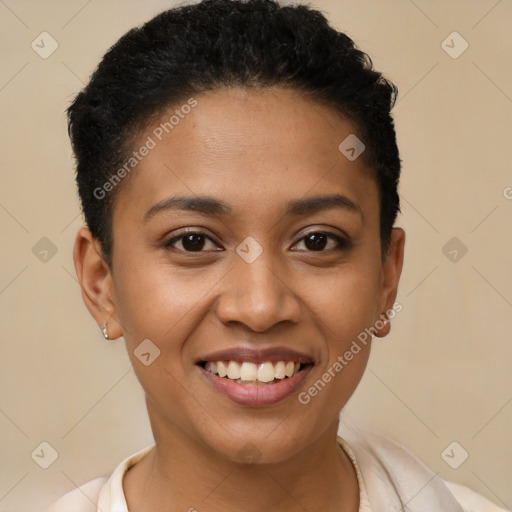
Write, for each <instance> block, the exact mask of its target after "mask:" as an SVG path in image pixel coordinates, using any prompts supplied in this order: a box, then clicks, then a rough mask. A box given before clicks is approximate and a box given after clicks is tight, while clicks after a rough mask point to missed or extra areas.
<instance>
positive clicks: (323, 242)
mask: <svg viewBox="0 0 512 512" xmlns="http://www.w3.org/2000/svg"><path fill="white" fill-rule="evenodd" d="M329 240H331V244H329ZM333 242H334V243H333ZM300 243H303V244H304V246H305V247H306V250H307V251H315V252H326V251H328V250H330V249H334V250H343V249H350V247H351V246H352V244H351V242H350V240H349V239H348V238H344V237H342V236H339V235H335V234H334V233H328V232H324V231H314V232H311V233H308V234H307V235H306V236H304V237H303V238H301V239H300V240H299V241H298V242H297V244H300ZM297 244H296V245H297ZM294 250H297V249H294ZM300 250H303V249H300Z"/></svg>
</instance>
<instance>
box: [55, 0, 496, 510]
mask: <svg viewBox="0 0 512 512" xmlns="http://www.w3.org/2000/svg"><path fill="white" fill-rule="evenodd" d="M395 96H396V88H395V87H394V85H393V84H392V83H391V82H389V81H388V80H386V79H384V78H383V77H382V75H381V74H380V73H378V72H377V71H375V70H374V69H373V67H372V64H371V60H370V59H369V57H368V56H367V55H366V54H364V53H363V52H361V51H360V50H358V49H357V48H355V46H354V44H353V42H352V41H351V40H350V39H349V38H348V37H347V36H346V35H344V34H342V33H339V32H337V31H335V30H334V29H333V28H331V27H329V25H328V24H327V21H326V20H325V18H324V17H323V16H322V15H321V14H320V13H319V12H317V11H314V10H311V9H309V8H307V7H305V6H297V7H280V6H279V5H278V4H277V3H276V2H274V1H273V0H249V1H236V0H235V1H230V0H205V1H203V2H200V3H198V4H196V5H193V6H185V7H181V8H178V9H173V10H169V11H166V12H164V13H162V14H160V15H159V16H157V17H156V18H154V19H153V20H151V21H149V22H148V23H146V24H145V25H144V26H143V27H141V28H139V29H133V30H131V31H130V32H128V33H127V34H126V35H125V36H123V37H122V38H121V39H120V40H119V41H118V42H117V43H116V44H115V45H114V46H113V47H112V48H111V49H110V50H109V52H108V53H107V54H106V55H105V57H104V58H103V60H102V62H101V63H100V65H99V67H98V69H97V70H96V72H95V73H94V75H93V77H92V78H91V81H90V83H89V84H88V85H87V87H86V88H85V89H84V90H83V91H82V92H81V93H80V94H79V95H78V97H77V98H76V99H75V101H74V102H73V104H72V106H71V107H70V108H69V112H68V114H69V126H70V135H71V140H72V144H73V149H74V152H75V155H76V160H77V184H78V189H79V194H80V198H81V201H82V207H83V211H84V215H85V219H86V223H87V227H84V228H82V229H81V230H80V231H79V233H78V235H77V238H76V243H75V250H74V260H75V267H76V271H77V275H78V278H79V281H80V283H81V287H82V295H83V298H84V301H85V304H86V306H87V308H88V309H89V311H90V313H91V314H92V315H93V317H94V318H95V320H96V321H97V323H98V325H100V326H101V328H102V330H103V333H104V335H105V337H106V338H107V339H118V338H120V337H123V338H124V340H125V342H126V347H127V350H128V353H129V356H130V358H131V361H132V364H133V368H134V371H135V372H136V374H137V377H138V379H139V381H140V383H141V385H142V387H143V389H144V391H145V396H146V403H147V409H148V414H149V418H150V422H151V427H152V431H153V435H154V439H155V445H154V446H150V447H147V448H146V449H144V450H142V451H140V452H138V453H137V454H134V455H133V456H131V457H129V458H128V459H127V460H125V461H123V462H122V463H121V464H120V465H119V466H118V467H117V468H116V469H115V471H114V472H113V473H112V475H111V476H110V477H109V478H99V479H96V480H93V481H92V482H89V483H88V484H85V485H84V486H82V487H81V488H80V489H76V490H75V491H72V492H71V493H69V494H67V495H66V496H64V497H63V498H61V500H59V501H58V502H57V503H56V504H55V505H54V507H53V509H52V510H55V511H58V510H73V511H74V512H79V511H80V512H81V511H89V510H90V511H96V510H98V511H102V512H110V511H112V512H113V511H116V512H123V511H124V512H125V511H127V510H130V512H146V511H149V510H151V511H152V512H157V511H164V510H165V511H170V510H189V511H194V510H198V511H221V510H222V511H225V510H243V511H246V512H251V511H261V510H280V511H295V510H297V511H298V510H307V511H310V512H313V511H320V510H322V511H328V512H330V511H346V512H355V511H358V510H359V511H370V510H371V511H381V510H382V511H390V510H411V511H436V512H438V511H440V510H443V511H462V510H465V511H469V510H479V511H498V510H500V509H499V508H498V507H496V506H494V505H493V504H492V503H490V502H488V501H487V500H485V499H484V498H483V497H480V496H479V495H477V494H475V493H473V492H472V491H470V490H469V489H467V488H465V487H461V486H457V485H455V484H449V483H446V482H444V481H443V480H442V479H441V478H439V477H437V476H436V475H434V473H432V472H431V471H430V470H429V469H428V468H426V467H425V466H424V465H423V464H422V463H421V462H419V461H418V460H417V459H416V458H415V457H414V456H413V455H412V454H410V453H409V452H408V451H407V450H406V449H405V448H402V447H401V446H399V445H397V444H396V443H394V442H393V441H391V440H389V439H367V440H358V439H357V437H354V439H353V440H347V439H341V438H339V437H337V432H338V426H339V425H338V421H339V420H338V414H339V412H340V410H341V409H342V408H343V407H344V405H345V404H346V403H347V401H348V399H349V398H350V396H351V395H352V393H353V392H354V390H355V389H356V387H357V385H358V383H359V381H360V379H361V377H362V375H363V372H364V370H365V367H366V363H367V361H368V357H369V352H370V346H371V341H372V337H373V336H376V337H384V336H386V335H387V334H388V333H389V331H390V321H391V319H392V317H393V316H394V315H395V314H396V312H397V311H398V310H399V308H400V304H399V303H396V302H395V301H396V295H397V287H398V282H399V278H400V273H401V269H402V261H403V253H404V240H405V234H404V231H403V230H402V229H400V228H398V227H394V222H395V218H396V215H397V212H398V210H399V199H398V194H397V185H398V179H399V174H400V159H399V153H398V149H397V145H396V137H395V130H394V125H393V121H392V118H391V116H390V110H391V108H392V106H393V103H394V100H395ZM262 490H264V491H263V492H262Z"/></svg>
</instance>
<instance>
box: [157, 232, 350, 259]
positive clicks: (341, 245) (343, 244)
mask: <svg viewBox="0 0 512 512" xmlns="http://www.w3.org/2000/svg"><path fill="white" fill-rule="evenodd" d="M317 234H323V235H327V237H328V238H330V239H333V240H335V241H336V243H337V244H338V246H337V247H334V248H331V249H323V250H321V251H313V250H306V251H302V250H301V251H300V252H311V253H314V252H318V253H322V252H329V251H331V250H335V251H343V250H348V249H350V248H352V247H353V243H352V241H351V240H350V239H349V238H345V237H342V236H339V235H335V234H334V233H330V232H329V231H310V232H309V233H306V234H305V235H304V236H302V237H301V238H300V239H299V240H298V241H297V242H296V243H295V244H294V245H296V244H298V243H299V242H302V241H303V240H305V239H306V238H307V237H308V236H310V235H317ZM189 235H199V236H202V237H205V238H206V239H208V240H210V241H211V242H213V243H215V242H214V240H212V239H211V238H210V237H209V236H208V235H206V233H202V232H201V231H188V232H186V233H183V234H181V235H178V236H175V237H173V238H171V239H170V240H168V241H166V242H165V243H164V244H163V246H164V248H165V249H176V250H177V251H179V252H184V253H189V254H201V253H203V252H207V251H203V250H201V251H187V250H185V249H177V248H176V247H173V244H174V243H176V242H177V241H179V240H182V239H184V238H185V237H186V236H189Z"/></svg>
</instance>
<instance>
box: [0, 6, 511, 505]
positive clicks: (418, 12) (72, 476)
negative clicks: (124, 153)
mask: <svg viewBox="0 0 512 512" xmlns="http://www.w3.org/2000/svg"><path fill="white" fill-rule="evenodd" d="M312 4H313V5H315V6H317V7H318V8H320V9H321V10H323V11H324V12H325V13H327V14H328V16H329V18H330V20H331V21H332V22H333V23H334V24H335V25H336V26H337V27H338V28H339V29H341V30H344V31H346V32H347V33H348V34H349V35H350V36H351V37H353V38H354V39H355V40H356V42H357V43H358V44H359V45H360V46H361V47H362V48H363V49H364V50H366V51H367V52H369V53H370V55H371V56H372V57H373V59H374V62H375V63H376V66H377V68H378V69H379V70H382V71H384V72H385V73H386V74H387V75H388V76H389V77H390V78H392V79H393V80H394V81H395V82H396V83H397V84H398V86H399V88H400V100H399V102H398V104H397V106H396V108H395V118H396V123H397V131H398V137H399V145H400V148H401V154H402V158H403V179H402V185H401V196H402V204H403V208H402V209H403V215H402V216H401V218H400V219H399V224H400V225H402V226H404V227H405V228H406V230H407V232H408V240H407V251H406V262H405V269H404V275H403V280H402V283H401V287H400V292H399V300H400V302H401V303H402V304H403V307H404V309H403V311H402V312H401V313H400V314H399V315H398V316H397V318H396V319H395V320H394V328H393V331H392V334H391V335H390V336H389V337H388V338H387V339H384V340H377V341H376V342H375V344H374V351H373V354H372V357H371V360H370V365H369V369H368V371H367V374H366V376H365V378H364V379H363V382H362V384H361V386H360V388H359V389H358V391H357V392H356V394H355V396H354V398H353V399H352V401H351V403H350V404H349V407H348V408H347V410H346V412H345V413H344V415H345V416H346V417H347V421H350V422H356V423H358V424H361V425H365V426H373V427H374V428H376V429H378V430H380V431H383V432H387V433H388V434H391V435H392V436H394V437H395V438H396V439H398V440H400V441H401V442H402V443H403V444H405V445H406V446H408V447H409V448H410V449H411V450H413V451H414V452H415V453H417V454H418V455H419V456H420V457H421V458H422V459H423V460H424V461H425V462H426V463H427V464H428V465H429V466H431V467H432V468H433V469H434V470H435V471H436V472H439V473H440V474H441V475H442V476H443V477H445V478H448V479H451V480H453V481H457V482H460V483H463V484H466V485H469V486H471V487H472V488H474V489H476V490H478V491H479V492H481V493H483V494H484V495H486V496H487V497H489V498H491V499H493V500H494V501H495V502H496V503H498V504H500V505H501V506H502V507H505V508H506V507H511V506H512V487H511V485H510V470H511V467H512V436H511V432H512V372H511V371H510V362H511V360H512V343H511V334H510V325H511V322H510V320H511V318H512V270H511V266H510V265H511V261H512V242H511V232H512V230H511V219H512V200H511V199H510V198H511V197H512V189H510V188H507V187H512V172H511V171H512V156H511V154H512V153H511V128H512V68H511V66H510V63H511V56H512V32H511V31H510V27H511V26H512V2H510V1H509V0H501V1H497V0H434V1H427V0H414V1H413V0H386V1H379V0H362V1H361V0H316V1H313V2H312ZM172 5H175V4H174V3H173V2H171V1H163V0H150V1H148V0H145V1H134V0H129V1H127V0H125V1H122V2H121V1H120V0H107V1H101V2H100V1H99V0H92V1H88V2H87V1H86V0H80V1H78V0H77V1H69V0H68V1H63V0H60V1H56V0H54V1H40V0H30V1H29V0H26V1H23V0H19V1H14V0H2V1H0V43H1V44H0V48H1V50H0V52H1V54H2V66H1V68H0V108H1V120H2V121H1V125H0V130H1V137H2V151H1V152H0V162H1V166H0V172H1V179H2V186H1V188H0V236H1V238H2V240H3V242H2V253H1V257H2V260H1V267H0V308H1V318H0V322H1V329H0V332H1V343H0V365H1V369H0V433H1V436H0V449H1V452H0V461H1V462H0V510H1V511H3V512H5V511H15V510H29V509H32V510H35V509H40V508H41V506H42V505H45V504H46V503H47V502H48V501H49V500H51V499H53V498H55V497H57V496H58V495H60V494H62V493H64V492H65V491H67V490H70V489H72V488H74V486H75V484H77V485H78V484H81V483H83V482H85V481H86V480H88V479H90V478H93V477H95V476H98V475H100V474H102V473H107V472H109V471H110V470H111V469H113V467H114V466H115V465H116V464H117V463H118V462H119V461H120V460H121V459H122V458H124V457H126V456H127V455H129V454H130V453H132V452H133V451H135V450H137V449H139V448H141V447H143V446H145V445H146V444H148V443H150V442H151V440H152V438H151V433H150V430H149V426H148V422H147V419H146V415H145V408H144V402H143V395H142V392H141V390H140V388H139V385H138V383H137V382H136V379H135V377H134V374H133V372H132V371H131V369H130V364H129V361H128V358H127V356H126V354H125V349H124V346H123V343H122V342H117V343H115V342H114V343H106V342H105V341H104V340H103V339H102V336H101V333H100V331H99V329H98V328H97V326H96V325H95V323H94V322H93V320H92V319H91V318H90V317H89V314H88V312H87V311H86V309H85V307H84V305H83V303H82V299H81V297H80V293H79V287H78V285H77V282H76V279H75V277H74V269H73V264H72V258H71V250H72V243H73V239H74V235H75V233H76V231H77V229H78V228H79V226H80V225H81V217H80V215H79V206H78V201H77V196H76V192H75V187H74V181H73V180H74V176H73V163H72V159H71V150H70V147H69V143H68V139H67V130H66V122H65V117H64V110H65V108H66V107H67V105H68V104H69V102H70V100H71V99H72V97H73V96H74V94H76V93H77V92H78V90H79V89H80V88H81V87H82V86H83V84H84V83H85V82H86V80H87V78H88V76H89V75H90V73H91V71H92V70H93V68H94V67H95V66H96V64H97V63H98V61H99V59H100V57H101V56H102V54H103V53H104V52H105V51H106V50H107V48H108V47H109V46H110V45H111V44H112V43H113V42H114V41H115V40H117V38H118V37H119V36H121V35H122V34H123V33H124V32H125V31H126V30H127V29H129V28H130V27H132V26H133V25H136V24H140V23H142V22H144V21H145V20H147V19H149V18H150V17H152V16H153V15H154V14H156V13H157V12H159V11H160V10H162V9H164V8H166V7H169V6H172ZM43 31H47V32H49V33H50V34H51V35H52V37H53V38H55V40H56V41H57V42H58V44H59V47H58V49H57V50H56V51H55V52H54V53H53V54H52V55H51V56H50V57H49V58H47V59H42V58H41V57H40V56H39V55H38V54H37V53H36V52H35V51H34V50H33V49H32V48H31V42H32V41H33V40H34V39H36V37H37V36H38V35H39V34H40V33H41V32H43ZM453 31H457V32H459V33H460V34H461V36H462V37H463V38H464V39H465V40H466V41H467V42H468V44H469V47H468V49H467V50H466V51H465V52H464V53H463V54H462V55H460V57H458V58H457V59H454V58H452V57H450V56H449V55H448V54H447V53H446V52H445V51H444V50H443V48H442V46H441V43H442V42H443V40H445V39H446V38H447V36H448V35H449V34H451V33H452V32H453ZM452 39H453V38H452ZM452 39H448V44H450V45H452V46H454V49H452V51H456V50H458V49H460V48H461V46H460V43H459V42H457V41H456V40H454V43H453V44H452V43H451V42H450V41H451V40H452ZM507 196H508V198H509V199H507ZM42 237H47V238H48V239H50V240H51V242H52V243H53V244H54V245H55V247H56V249H57V253H56V254H55V255H54V256H53V257H50V256H51V253H50V254H49V255H48V261H47V262H42V261H40V260H39V259H38V258H37V257H36V255H34V254H33V252H32V248H33V247H34V246H35V244H36V243H37V242H38V241H39V240H40V239H41V238H42ZM452 237H457V238H458V239H459V241H460V242H458V243H459V244H460V243H463V244H464V245H465V246H466V247H467V248H468V252H467V254H465V255H464V256H463V257H462V258H461V257H460V254H461V253H460V252H459V258H460V259H459V260H458V261H457V262H452V261H450V259H449V258H448V257H447V256H445V254H444V253H443V251H442V249H443V247H444V246H445V244H446V243H447V242H448V241H449V240H450V239H451V238H452ZM36 252H37V251H36ZM445 252H448V251H446V250H445ZM40 256H41V255H40ZM449 256H450V255H449ZM452 256H453V254H452ZM43 441H46V442H48V443H50V445H51V446H53V447H54V449H55V450H56V451H57V452H58V454H59V457H58V459H57V460H56V461H55V463H54V464H52V465H51V466H50V467H49V468H48V469H46V470H45V469H42V468H40V467H39V465H37V464H36V462H34V460H33V459H32V458H31V453H32V452H33V450H34V449H36V447H38V446H39V444H40V443H41V442H43ZM452 441H457V442H458V443H459V444H460V445H461V446H462V447H463V448H464V449H465V450H466V451H467V452H468V453H469V458H468V459H467V460H466V461H465V462H464V463H463V464H462V465H461V466H460V467H459V468H458V469H457V470H454V469H451V468H450V466H449V465H448V464H447V463H446V462H445V461H444V460H443V459H442V457H441V453H442V451H443V450H444V449H445V448H446V447H447V446H448V445H449V444H450V443H451V442H452ZM457 450H460V449H457ZM47 453H48V451H47ZM459 455H460V451H456V452H454V456H456V457H459Z"/></svg>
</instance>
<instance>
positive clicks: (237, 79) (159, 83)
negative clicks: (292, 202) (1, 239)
mask: <svg viewBox="0 0 512 512" xmlns="http://www.w3.org/2000/svg"><path fill="white" fill-rule="evenodd" d="M231 86H238V87H245V88H263V87H272V86H283V87H287V88H291V89H294V90H297V91H299V92H301V93H304V94H306V95H308V97H310V98H312V99H313V100H315V101H318V102H321V103H323V104H325V105H328V106H329V107H331V108H333V109H334V110H336V111H337V112H339V113H340V114H342V115H343V116H346V117H347V118H349V119H351V120H352V121H353V123H354V124H355V126H356V127H357V129H358V131H359V134H360V135H361V137H362V138H363V140H364V144H365V146H366V149H365V153H364V158H365V162H367V164H368V165H369V167H370V168H371V169H372V171H373V173H374V176H375V179H376V183H377V185H378V189H379V196H380V235H381V246H382V249H383V250H382V253H383V254H384V255H385V253H386V252H387V247H388V244H389V240H390V236H391V230H392V228H393V224H394V222H395V219H396V215H397V213H398V211H399V209H400V205H399V197H398V193H397V187H398V181H399V176H400V158H399V152H398V147H397V144H396V134H395V128H394V122H393V119H392V117H391V114H390V111H391V109H392V107H393V105H394V103H395V100H396V96H397V88H396V87H395V85H394V84H393V83H392V82H390V81H389V80H387V79H385V78H384V77H383V76H382V74H381V73H379V72H377V71H376V70H374V68H373V63H372V61H371V59H370V57H369V56H368V55H367V54H366V53H364V52H362V51H361V50H359V49H358V48H357V47H356V46H355V44H354V42H353V41H352V39H350V38H349V37H348V36H347V35H345V34H344V33H341V32H339V31H337V30H335V29H334V28H332V27H331V26H330V25H329V23H328V21H327V19H326V18H325V16H324V15H323V14H322V13H321V12H319V11H317V10H314V9H312V8H310V7H308V6H305V5H294V6H281V5H279V3H278V2H277V1H275V0H203V1H201V2H199V3H197V4H193V5H185V6H181V7H178V8H174V9H169V10H167V11H164V12H162V13H160V14H158V15H157V16H156V17H154V18H153V19H151V20H150V21H148V22H147V23H145V24H144V25H142V26H141V27H137V28H133V29H131V30H130V31H128V32H127V33H126V34H125V35H124V36H122V37H121V38H120V39H119V41H117V43H115V44H114V45H113V46H112V47H111V48H110V49H109V50H108V52H107V53H106V54H105V55H104V57H103V59H102V60H101V62H100V64H99V65H98V67H97V69H96V70H95V71H94V73H93V75H92V76H91V79H90V81H89V83H88V84H87V86H86V87H85V88H84V89H83V90H82V91H81V92H80V93H79V94H78V95H77V96H76V98H75V99H74V101H73V103H72V104H71V106H70V107H69V108H68V110H67V114H68V129H69V135H70V138H71V143H72V147H73V151H74V154H75V160H76V182H77V186H78V193H79V196H80V201H81V205H82V210H83V214H84V217H85V221H86V223H87V225H88V227H89V229H90V230H91V233H92V235H93V236H94V237H95V238H96V239H98V240H99V241H100V243H101V247H102V251H103V254H104V258H105V261H106V262H107V263H108V265H109V266H110V268H112V266H111V263H112V261H111V251H112V244H113V235H112V207H113V202H114V200H115V197H116V195H117V194H118V193H119V192H120V190H121V189H122V186H116V187H112V190H111V191H110V192H109V193H108V194H104V193H102V194H101V195H99V194H98V193H97V190H98V189H99V188H100V187H102V185H103V184H104V183H106V182H107V181H108V180H109V178H111V177H112V175H113V174H114V173H115V171H116V169H118V168H119V167H120V166H121V165H122V164H123V162H125V161H126V159H127V158H129V155H130V151H133V147H132V146H133V141H134V140H135V137H136V136H137V135H139V132H140V130H141V128H142V127H143V126H145V125H146V124H147V122H148V120H149V119H153V118H154V117H156V116H158V115H159V114H160V113H161V112H163V111H164V109H166V108H168V107H169V106H171V105H175V104H178V103H180V102H183V101H186V99H187V98H190V97H191V96H194V95H198V94H200V93H202V92H206V91H212V90H216V89H220V88H223V87H231ZM120 185H121V184H120Z"/></svg>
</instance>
